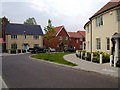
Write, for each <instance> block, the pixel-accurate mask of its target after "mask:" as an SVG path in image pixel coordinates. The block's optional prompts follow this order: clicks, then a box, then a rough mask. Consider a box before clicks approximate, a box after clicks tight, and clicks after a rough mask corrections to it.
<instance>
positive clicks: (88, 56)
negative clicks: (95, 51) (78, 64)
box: [86, 52, 91, 61]
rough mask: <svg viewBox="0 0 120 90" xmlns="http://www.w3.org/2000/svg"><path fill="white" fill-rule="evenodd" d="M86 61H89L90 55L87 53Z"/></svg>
mask: <svg viewBox="0 0 120 90" xmlns="http://www.w3.org/2000/svg"><path fill="white" fill-rule="evenodd" d="M86 60H87V61H91V53H90V52H87V58H86Z"/></svg>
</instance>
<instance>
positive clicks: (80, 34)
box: [68, 31, 85, 50]
mask: <svg viewBox="0 0 120 90" xmlns="http://www.w3.org/2000/svg"><path fill="white" fill-rule="evenodd" d="M68 34H69V36H70V37H69V38H70V39H69V40H70V42H69V44H70V46H71V47H74V48H75V49H76V50H83V49H84V46H85V45H84V44H85V31H77V32H68Z"/></svg>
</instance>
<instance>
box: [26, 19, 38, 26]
mask: <svg viewBox="0 0 120 90" xmlns="http://www.w3.org/2000/svg"><path fill="white" fill-rule="evenodd" d="M24 24H29V25H37V22H36V20H35V18H34V17H32V18H28V19H26V21H24Z"/></svg>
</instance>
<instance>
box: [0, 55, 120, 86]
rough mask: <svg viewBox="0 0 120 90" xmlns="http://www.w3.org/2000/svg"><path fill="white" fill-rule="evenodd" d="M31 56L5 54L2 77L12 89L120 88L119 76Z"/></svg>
mask: <svg viewBox="0 0 120 90" xmlns="http://www.w3.org/2000/svg"><path fill="white" fill-rule="evenodd" d="M29 55H30V54H25V55H14V56H4V57H3V60H2V64H3V65H2V70H3V73H2V77H3V79H4V81H5V83H6V84H7V86H8V87H9V88H117V87H118V82H117V81H118V80H117V78H113V77H110V76H105V75H101V74H98V73H94V72H86V71H82V70H75V69H72V68H69V67H62V66H60V65H56V64H52V63H46V62H44V61H39V60H32V59H29V58H28V56H29Z"/></svg>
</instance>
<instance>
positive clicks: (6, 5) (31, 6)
mask: <svg viewBox="0 0 120 90" xmlns="http://www.w3.org/2000/svg"><path fill="white" fill-rule="evenodd" d="M108 1H109V0H20V1H18V0H2V16H7V17H8V18H9V19H10V20H11V22H21V23H23V22H24V21H25V19H27V18H29V17H35V19H36V20H37V22H38V24H40V25H41V26H42V28H44V27H45V26H46V25H47V20H48V19H51V20H52V23H53V25H54V26H57V25H64V26H65V28H66V29H67V31H77V30H78V29H83V26H84V24H85V23H86V22H87V21H88V19H89V18H90V17H91V16H92V15H93V14H94V13H95V12H96V11H98V10H99V9H100V8H101V7H102V6H103V5H105V4H106V3H107V2H108Z"/></svg>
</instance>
